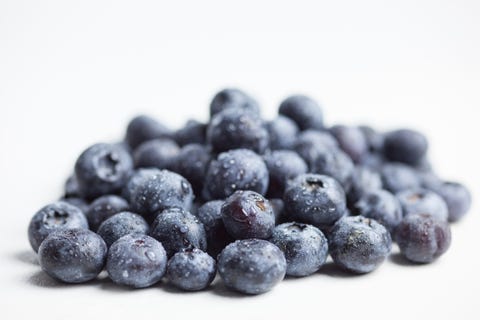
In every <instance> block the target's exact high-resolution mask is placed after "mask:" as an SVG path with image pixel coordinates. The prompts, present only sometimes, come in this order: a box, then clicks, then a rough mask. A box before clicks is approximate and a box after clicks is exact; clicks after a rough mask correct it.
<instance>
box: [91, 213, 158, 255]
mask: <svg viewBox="0 0 480 320" xmlns="http://www.w3.org/2000/svg"><path fill="white" fill-rule="evenodd" d="M148 231H149V226H148V223H147V222H146V221H145V219H143V218H142V217H141V216H139V215H138V214H135V213H132V212H128V211H124V212H119V213H117V214H115V215H113V216H111V217H110V218H108V219H107V220H105V221H103V222H102V224H101V225H100V227H99V228H98V231H97V233H98V235H99V236H101V237H102V238H103V240H104V241H105V243H106V244H107V246H108V247H110V246H111V245H112V243H114V242H115V241H117V240H118V239H120V238H121V237H123V236H126V235H127V234H134V233H138V234H147V233H148Z"/></svg>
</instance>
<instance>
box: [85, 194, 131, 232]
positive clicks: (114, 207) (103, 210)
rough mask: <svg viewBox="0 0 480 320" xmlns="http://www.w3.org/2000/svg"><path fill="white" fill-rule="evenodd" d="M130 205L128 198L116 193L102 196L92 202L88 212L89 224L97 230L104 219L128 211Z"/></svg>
mask: <svg viewBox="0 0 480 320" xmlns="http://www.w3.org/2000/svg"><path fill="white" fill-rule="evenodd" d="M129 207H130V206H129V204H128V202H127V200H125V199H123V198H122V197H119V196H116V195H106V196H101V197H99V198H97V199H95V201H93V202H92V203H91V204H90V206H89V208H88V211H87V212H86V216H87V219H88V225H89V226H90V229H92V230H93V231H97V229H98V227H99V226H100V224H101V223H102V222H103V221H105V220H106V219H108V218H110V217H111V216H113V215H114V214H116V213H119V212H122V211H128V210H129Z"/></svg>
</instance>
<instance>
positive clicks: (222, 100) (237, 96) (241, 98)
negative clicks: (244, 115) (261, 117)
mask: <svg viewBox="0 0 480 320" xmlns="http://www.w3.org/2000/svg"><path fill="white" fill-rule="evenodd" d="M226 109H237V110H246V111H248V112H252V113H255V114H260V108H259V106H258V103H257V102H256V101H255V100H254V99H253V98H252V97H250V96H249V95H247V94H246V93H245V92H243V91H241V90H239V89H223V90H222V91H220V92H218V93H217V94H216V95H215V96H214V97H213V99H212V102H211V103H210V116H211V117H213V116H214V115H216V114H217V113H220V112H222V111H223V110H226Z"/></svg>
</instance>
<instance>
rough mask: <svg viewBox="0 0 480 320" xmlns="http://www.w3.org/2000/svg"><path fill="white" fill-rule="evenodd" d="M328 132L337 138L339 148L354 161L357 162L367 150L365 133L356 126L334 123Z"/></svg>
mask: <svg viewBox="0 0 480 320" xmlns="http://www.w3.org/2000/svg"><path fill="white" fill-rule="evenodd" d="M330 132H331V133H332V134H333V136H334V137H335V138H336V139H337V141H338V145H339V146H340V148H341V149H342V150H343V151H344V152H345V153H346V154H347V155H348V156H349V157H350V158H351V159H352V160H353V161H355V162H357V163H358V162H359V161H360V160H361V159H362V158H363V157H364V156H365V154H366V153H367V152H368V144H367V139H366V138H365V135H364V134H363V132H362V130H360V128H358V127H351V126H344V125H336V126H333V127H332V128H331V129H330Z"/></svg>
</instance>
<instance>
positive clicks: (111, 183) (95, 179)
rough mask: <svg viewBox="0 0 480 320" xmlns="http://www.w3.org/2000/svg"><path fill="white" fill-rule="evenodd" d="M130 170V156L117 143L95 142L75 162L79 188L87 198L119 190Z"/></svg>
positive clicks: (130, 172)
mask: <svg viewBox="0 0 480 320" xmlns="http://www.w3.org/2000/svg"><path fill="white" fill-rule="evenodd" d="M132 172H133V161H132V157H131V156H130V154H129V153H128V152H126V151H125V149H124V148H122V147H120V146H118V145H117V144H106V143H98V144H95V145H93V146H91V147H89V148H88V149H87V150H85V151H84V152H83V153H82V154H81V155H80V157H79V158H78V160H77V162H76V163H75V175H76V177H77V181H78V186H79V190H80V192H81V194H82V195H83V196H84V197H85V198H89V199H93V198H97V197H99V196H102V195H104V194H114V193H117V192H119V191H120V190H121V189H122V188H123V186H124V185H125V184H126V183H127V181H128V179H129V178H130V175H131V174H132Z"/></svg>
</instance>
